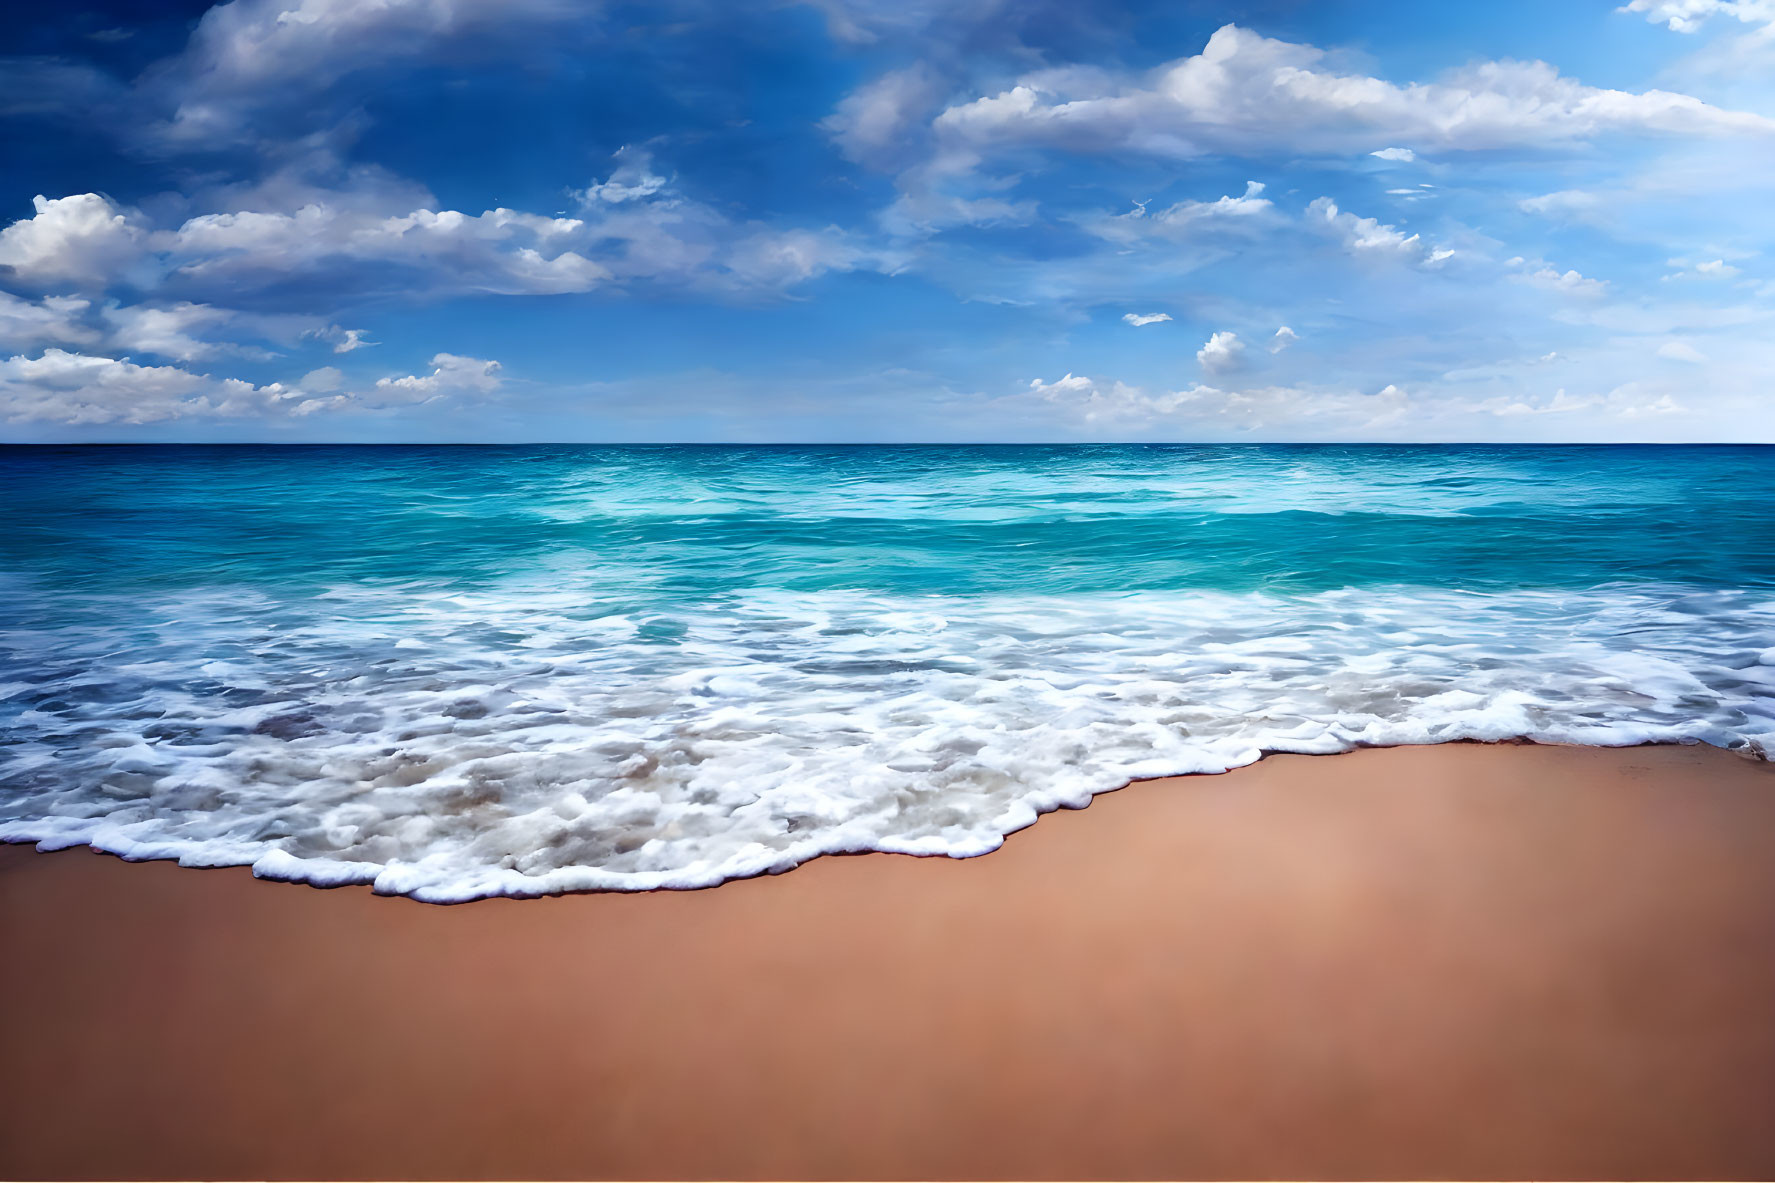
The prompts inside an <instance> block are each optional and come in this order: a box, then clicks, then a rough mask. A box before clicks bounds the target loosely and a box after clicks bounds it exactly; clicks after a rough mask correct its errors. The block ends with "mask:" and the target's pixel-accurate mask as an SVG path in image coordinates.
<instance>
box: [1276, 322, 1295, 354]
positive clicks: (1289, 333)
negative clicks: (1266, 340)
mask: <svg viewBox="0 0 1775 1183" xmlns="http://www.w3.org/2000/svg"><path fill="white" fill-rule="evenodd" d="M1298 340H1300V334H1299V333H1297V332H1295V331H1294V330H1293V329H1291V328H1289V327H1288V326H1287V325H1283V326H1282V327H1281V328H1279V329H1277V330H1276V335H1275V336H1273V337H1271V338H1270V352H1271V353H1281V352H1282V351H1283V350H1284V349H1287V348H1288V347H1289V346H1290V345H1292V344H1294V343H1295V342H1296V341H1298Z"/></svg>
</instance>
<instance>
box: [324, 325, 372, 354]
mask: <svg viewBox="0 0 1775 1183" xmlns="http://www.w3.org/2000/svg"><path fill="white" fill-rule="evenodd" d="M368 331H369V330H368V329H340V330H339V339H338V340H337V341H336V342H335V343H334V345H333V352H334V353H350V352H351V351H352V350H354V349H366V348H368V347H369V346H371V345H379V344H381V342H379V341H366V340H364V334H365V333H366V332H368Z"/></svg>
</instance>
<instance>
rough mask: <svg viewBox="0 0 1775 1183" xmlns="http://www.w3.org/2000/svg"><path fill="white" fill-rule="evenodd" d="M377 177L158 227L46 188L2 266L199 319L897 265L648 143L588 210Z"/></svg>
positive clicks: (339, 342)
mask: <svg viewBox="0 0 1775 1183" xmlns="http://www.w3.org/2000/svg"><path fill="white" fill-rule="evenodd" d="M366 182H367V184H368V188H367V189H364V190H356V189H345V190H324V189H316V188H314V187H312V186H305V185H299V184H298V185H290V184H279V185H276V186H272V187H270V188H266V187H263V186H262V187H259V188H258V189H256V190H253V191H244V192H242V193H238V194H235V196H236V197H239V198H242V199H246V198H252V199H254V200H255V201H259V202H269V200H270V199H271V198H274V197H277V196H282V197H285V198H290V199H299V200H300V201H301V204H300V205H298V206H295V207H292V208H286V209H279V208H263V207H261V208H241V209H232V210H224V211H221V212H215V213H204V214H199V215H197V216H195V217H190V218H187V219H186V220H185V221H184V223H183V224H182V225H179V226H178V227H176V228H175V229H171V230H163V231H150V230H149V229H148V228H147V227H146V226H145V225H144V224H142V222H141V220H140V218H139V215H134V214H128V213H125V212H124V211H122V210H120V209H118V208H117V207H116V206H114V205H113V204H112V203H111V202H109V201H108V200H107V199H105V198H104V197H101V196H100V195H98V194H91V193H89V194H78V195H74V196H71V197H65V198H58V199H55V200H49V199H45V198H41V197H40V198H38V199H37V202H36V207H37V213H36V215H35V216H34V217H31V218H26V219H23V220H21V221H18V222H15V223H14V224H13V225H11V226H9V227H7V228H6V229H5V230H3V231H0V267H10V268H11V270H12V272H13V274H15V275H16V276H18V277H20V278H21V279H24V280H28V281H31V282H49V281H52V280H63V281H69V282H75V283H77V284H78V285H79V286H82V287H86V288H90V289H94V290H102V289H104V288H106V287H108V286H112V285H114V284H117V283H120V282H122V281H123V280H124V279H125V278H126V277H127V278H129V279H130V280H131V281H132V283H134V284H135V285H136V286H145V287H148V288H150V289H151V290H153V289H156V288H160V289H161V290H165V289H172V290H176V291H178V292H179V293H180V294H181V295H184V296H185V297H186V302H185V304H184V305H182V307H184V308H185V309H186V313H187V314H188V315H195V314H194V313H191V312H190V310H191V309H192V308H195V307H198V306H204V305H217V306H224V305H228V304H235V303H239V302H241V301H243V300H245V299H247V298H248V297H249V296H251V295H252V294H254V293H259V292H264V291H266V290H268V289H270V290H289V289H293V288H300V287H302V285H308V286H309V287H310V288H312V289H315V290H328V289H331V290H337V289H345V290H349V291H353V292H355V293H358V294H377V293H405V292H410V291H423V292H425V293H427V294H454V293H493V294H507V295H523V294H554V293H563V292H583V291H588V290H591V289H593V288H598V287H605V286H612V285H623V284H630V283H656V284H662V285H671V286H683V287H693V288H702V289H706V290H711V291H721V292H729V293H740V292H765V293H769V292H773V291H779V290H781V289H783V288H787V287H791V286H793V285H795V284H798V283H801V282H804V281H806V280H808V279H810V278H813V277H815V276H818V275H820V274H823V273H825V272H827V271H836V270H853V269H857V268H864V267H867V268H873V269H877V270H882V271H892V270H894V269H895V268H896V267H897V266H899V263H900V261H899V259H898V257H897V256H895V255H893V254H892V253H891V252H884V251H881V250H876V249H871V248H867V247H865V246H864V245H862V244H861V243H859V242H858V241H857V240H856V239H855V238H853V237H852V236H851V235H849V234H847V233H846V232H844V231H841V230H839V229H837V228H834V227H826V228H823V229H804V228H787V229H784V228H778V227H772V226H768V225H763V224H759V223H744V222H736V221H734V220H733V219H731V218H729V217H728V216H726V215H725V214H723V213H721V212H720V211H718V210H717V209H715V208H714V207H713V206H710V205H708V204H705V203H702V202H699V201H696V200H693V199H691V198H689V197H687V196H685V195H684V194H683V193H682V192H680V191H678V190H677V189H676V188H675V187H674V186H673V185H672V183H671V182H670V181H668V180H667V179H666V178H665V177H663V176H661V175H659V174H658V173H656V172H654V171H653V169H652V166H651V163H650V161H649V160H648V158H647V156H646V154H645V153H634V152H625V153H623V154H622V155H621V156H620V158H619V162H618V164H617V166H616V168H615V170H614V171H613V172H612V173H611V175H610V177H609V178H608V179H606V180H605V181H603V182H601V183H598V184H594V185H592V186H590V187H588V188H587V189H586V190H584V191H583V192H582V193H581V194H580V198H581V204H582V207H583V211H584V214H583V216H582V217H565V216H556V217H550V216H544V215H540V214H533V213H526V212H523V211H520V210H513V209H506V208H498V209H491V210H487V211H485V212H483V213H481V214H478V215H471V214H467V213H463V212H461V211H457V210H450V209H444V210H438V209H432V208H429V207H425V208H418V209H413V208H411V207H407V208H400V207H394V208H391V207H390V206H391V202H394V201H402V200H411V198H412V196H413V193H412V191H411V187H408V186H390V185H388V184H387V183H386V179H385V178H383V177H381V176H380V175H372V176H369V177H367V178H366ZM193 297H197V298H193ZM126 315H127V316H136V317H139V318H144V319H150V320H152V319H158V320H160V321H161V322H162V324H161V328H164V327H165V318H166V317H167V316H168V315H171V314H170V313H168V312H166V311H165V310H159V311H155V312H140V313H133V312H132V313H128V314H126ZM141 331H142V333H149V334H151V333H153V332H156V331H158V330H156V329H153V328H146V329H143V330H141ZM337 334H338V335H336V336H329V338H328V339H331V340H333V341H334V343H335V346H336V347H337V348H338V351H339V352H342V353H343V352H350V351H351V350H352V349H354V348H357V347H360V346H362V345H365V344H369V343H368V342H365V341H363V340H362V332H361V331H360V330H337ZM186 336H187V338H188V339H187V340H184V341H182V342H178V343H173V342H172V338H170V337H166V336H164V335H162V336H161V337H160V338H158V339H159V340H161V341H162V342H164V343H170V344H173V348H172V349H171V351H170V352H169V351H168V350H165V349H160V348H156V352H161V353H163V354H165V355H166V356H175V357H180V358H187V359H188V358H194V357H197V356H200V355H201V353H202V350H201V349H199V348H198V347H197V346H196V345H194V344H193V341H195V340H196V338H194V337H191V336H190V334H187V335H186ZM144 339H146V338H144ZM127 347H129V348H147V346H145V345H142V346H137V345H129V346H127Z"/></svg>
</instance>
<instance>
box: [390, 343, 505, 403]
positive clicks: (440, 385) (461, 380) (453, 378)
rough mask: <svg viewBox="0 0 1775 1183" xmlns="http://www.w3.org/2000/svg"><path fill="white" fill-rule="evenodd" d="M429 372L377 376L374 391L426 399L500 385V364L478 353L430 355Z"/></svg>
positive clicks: (481, 391) (489, 390) (483, 391)
mask: <svg viewBox="0 0 1775 1183" xmlns="http://www.w3.org/2000/svg"><path fill="white" fill-rule="evenodd" d="M431 366H432V370H431V373H429V374H408V375H406V376H405V377H402V378H378V379H377V380H376V392H377V393H378V394H380V395H383V396H385V397H388V398H396V399H403V400H411V401H414V402H429V401H430V400H432V399H434V398H440V397H442V396H444V395H450V394H464V393H472V394H491V393H492V392H493V391H495V390H497V389H498V388H499V383H500V377H499V371H500V368H501V367H500V365H499V363H498V362H496V361H487V360H484V359H482V358H478V357H462V356H460V355H458V354H454V353H440V354H438V355H437V356H436V357H434V358H432V359H431Z"/></svg>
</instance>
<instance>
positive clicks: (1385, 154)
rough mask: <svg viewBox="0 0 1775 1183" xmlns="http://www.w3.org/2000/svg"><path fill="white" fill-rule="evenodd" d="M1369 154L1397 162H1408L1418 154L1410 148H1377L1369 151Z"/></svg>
mask: <svg viewBox="0 0 1775 1183" xmlns="http://www.w3.org/2000/svg"><path fill="white" fill-rule="evenodd" d="M1369 155H1370V156H1378V157H1379V158H1380V159H1382V160H1390V161H1393V162H1395V163H1397V164H1410V163H1411V162H1412V161H1414V160H1416V159H1417V158H1418V154H1417V153H1416V152H1413V151H1412V150H1411V149H1410V148H1379V149H1376V150H1375V151H1373V152H1370V153H1369Z"/></svg>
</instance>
